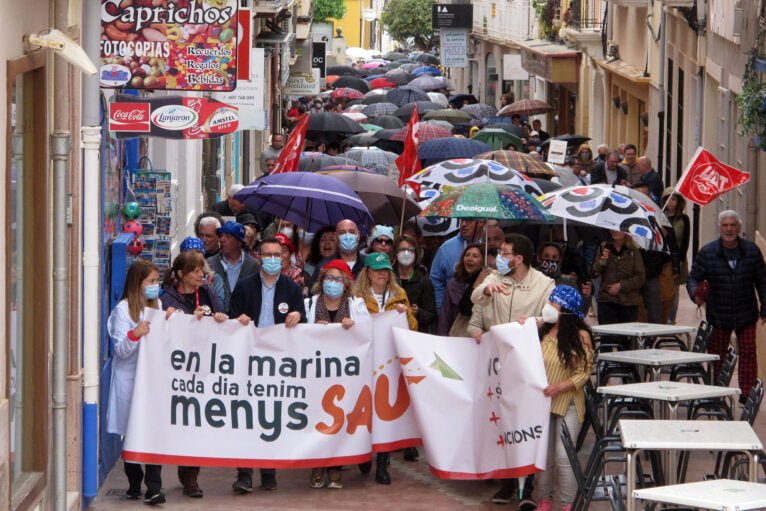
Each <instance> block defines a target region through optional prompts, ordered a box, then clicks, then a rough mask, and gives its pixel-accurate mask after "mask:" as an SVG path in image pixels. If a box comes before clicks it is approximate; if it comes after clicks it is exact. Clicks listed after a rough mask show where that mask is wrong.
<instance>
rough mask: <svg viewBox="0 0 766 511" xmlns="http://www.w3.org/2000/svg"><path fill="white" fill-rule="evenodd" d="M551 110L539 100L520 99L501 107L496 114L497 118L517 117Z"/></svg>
mask: <svg viewBox="0 0 766 511" xmlns="http://www.w3.org/2000/svg"><path fill="white" fill-rule="evenodd" d="M551 110H553V108H552V107H551V106H550V105H549V104H548V103H546V102H545V101H541V100H539V99H521V100H519V101H514V102H513V103H511V104H510V105H508V106H506V107H503V108H501V109H500V111H499V112H497V115H499V116H501V117H502V116H510V115H514V114H518V115H537V114H544V113H546V112H550V111H551Z"/></svg>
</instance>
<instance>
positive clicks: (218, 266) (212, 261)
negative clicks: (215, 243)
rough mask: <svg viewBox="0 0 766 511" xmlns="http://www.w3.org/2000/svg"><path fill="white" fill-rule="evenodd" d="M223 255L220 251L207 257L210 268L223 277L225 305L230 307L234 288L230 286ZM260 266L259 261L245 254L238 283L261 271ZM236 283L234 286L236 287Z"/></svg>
mask: <svg viewBox="0 0 766 511" xmlns="http://www.w3.org/2000/svg"><path fill="white" fill-rule="evenodd" d="M222 257H223V254H222V253H220V252H218V253H217V254H216V255H214V256H210V257H208V258H207V263H208V264H209V265H210V268H211V269H212V270H213V271H214V272H216V273H217V274H219V275H220V276H221V277H223V306H224V307H226V308H228V307H229V303H230V302H231V293H232V291H233V289H231V288H230V287H229V279H228V278H227V277H226V270H225V269H224V267H223V263H222V262H221V258H222ZM260 269H261V268H260V266H258V263H257V262H256V261H255V259H253V258H252V257H250V256H249V255H247V254H245V259H244V260H243V261H242V268H241V269H240V270H239V278H238V279H237V285H239V283H240V282H242V281H243V280H244V279H246V278H247V277H250V276H251V275H255V274H256V273H258V272H259V271H260ZM237 285H235V286H234V287H236V286H237Z"/></svg>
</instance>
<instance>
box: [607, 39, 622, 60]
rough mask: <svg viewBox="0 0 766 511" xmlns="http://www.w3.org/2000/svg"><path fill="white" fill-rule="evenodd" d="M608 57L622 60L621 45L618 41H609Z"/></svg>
mask: <svg viewBox="0 0 766 511" xmlns="http://www.w3.org/2000/svg"><path fill="white" fill-rule="evenodd" d="M606 56H607V57H611V58H612V59H619V58H620V45H619V44H617V42H616V41H608V42H607V45H606Z"/></svg>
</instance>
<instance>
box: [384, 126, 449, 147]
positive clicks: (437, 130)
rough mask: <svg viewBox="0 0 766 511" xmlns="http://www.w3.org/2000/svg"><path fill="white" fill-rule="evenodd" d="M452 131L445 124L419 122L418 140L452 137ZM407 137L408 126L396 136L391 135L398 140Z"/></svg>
mask: <svg viewBox="0 0 766 511" xmlns="http://www.w3.org/2000/svg"><path fill="white" fill-rule="evenodd" d="M451 136H452V133H451V132H450V130H448V129H447V128H445V127H443V126H438V125H436V124H429V123H427V122H419V123H418V140H419V141H420V142H425V141H427V140H432V139H434V138H447V137H451ZM406 137H407V126H405V127H404V128H401V129H400V130H399V131H398V132H397V133H396V134H394V136H392V137H391V140H398V141H400V142H402V141H404V139H405V138H406Z"/></svg>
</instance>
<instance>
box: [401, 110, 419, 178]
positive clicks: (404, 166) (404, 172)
mask: <svg viewBox="0 0 766 511" xmlns="http://www.w3.org/2000/svg"><path fill="white" fill-rule="evenodd" d="M419 120H420V119H419V117H418V109H417V108H415V106H414V105H413V108H412V115H410V122H409V123H408V124H407V136H406V137H405V138H404V151H402V154H401V155H399V157H398V158H397V159H396V160H395V163H396V168H398V169H399V186H404V182H405V181H407V180H408V179H409V178H410V177H412V175H413V174H415V173H417V172H419V171H420V169H421V167H420V158H418V143H419V142H420V141H419V140H418V121H419Z"/></svg>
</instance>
